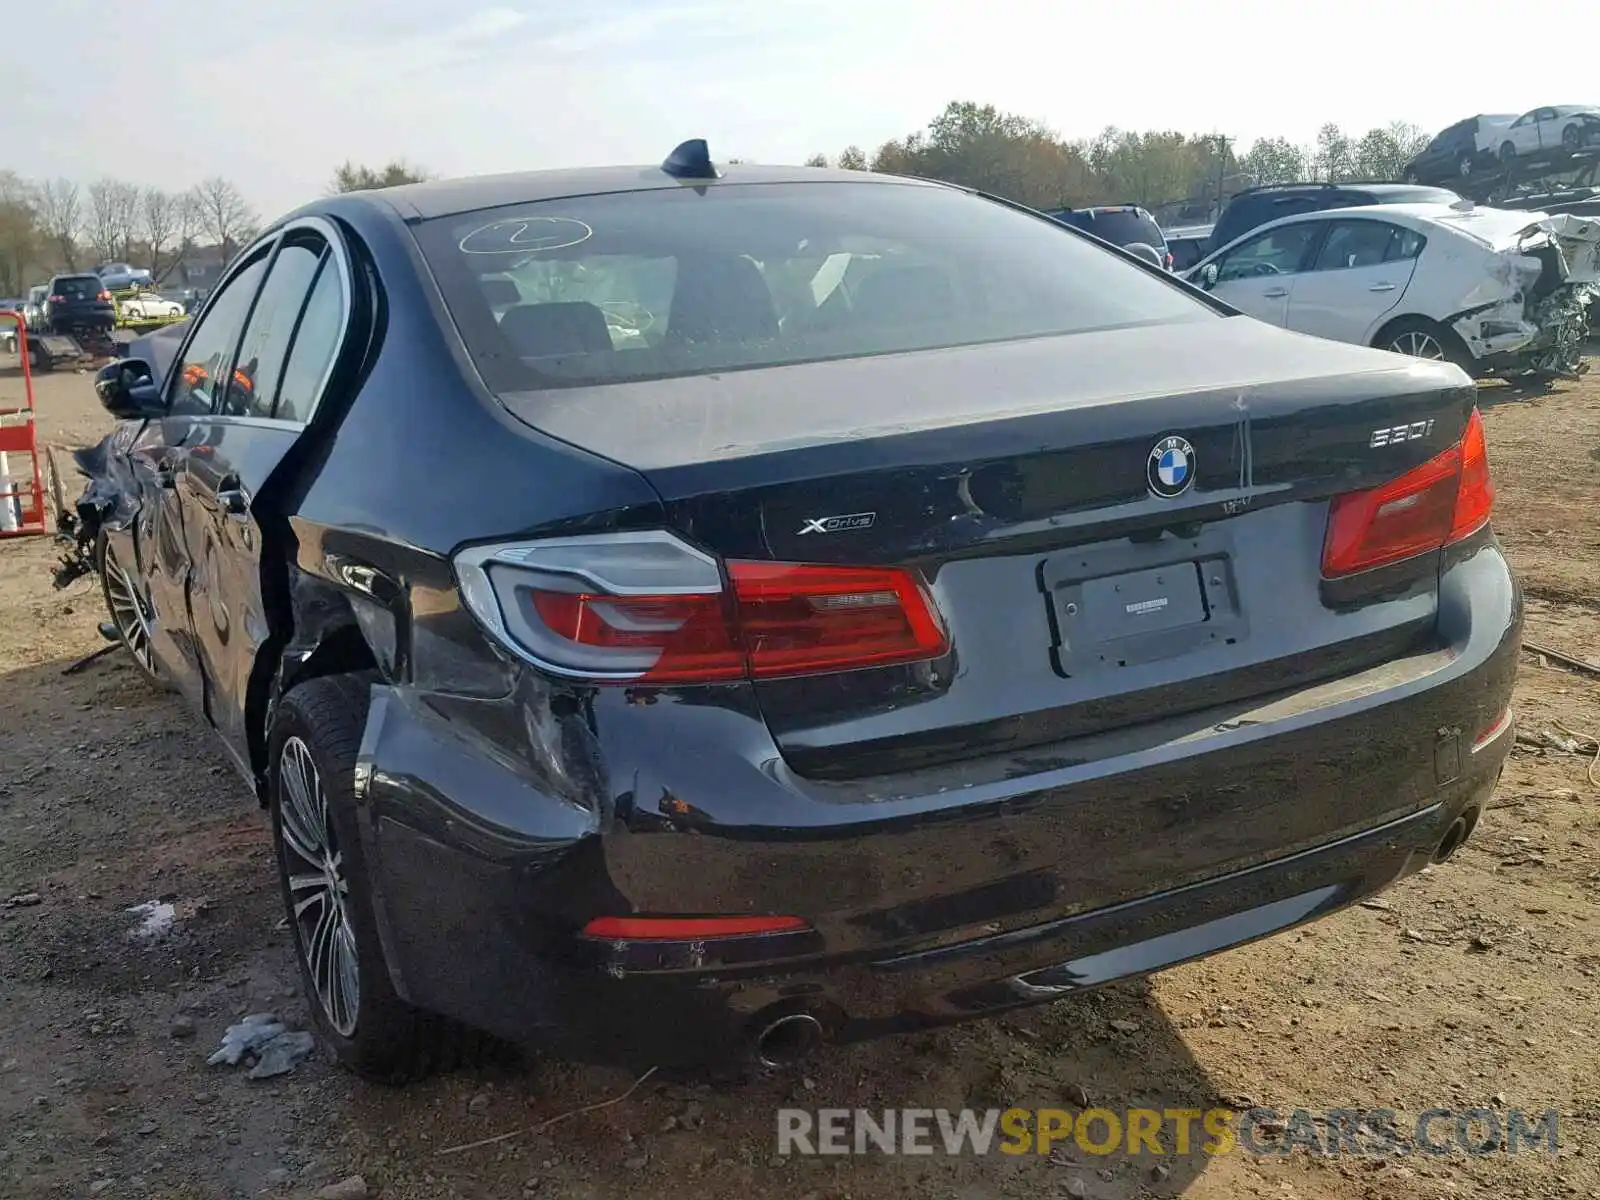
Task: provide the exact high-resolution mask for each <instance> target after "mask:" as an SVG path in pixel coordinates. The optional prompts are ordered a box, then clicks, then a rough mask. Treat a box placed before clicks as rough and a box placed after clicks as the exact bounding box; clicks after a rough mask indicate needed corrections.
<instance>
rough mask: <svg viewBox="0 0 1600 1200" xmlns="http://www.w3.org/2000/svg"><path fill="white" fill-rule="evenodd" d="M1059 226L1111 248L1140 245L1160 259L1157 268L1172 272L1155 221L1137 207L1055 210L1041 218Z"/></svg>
mask: <svg viewBox="0 0 1600 1200" xmlns="http://www.w3.org/2000/svg"><path fill="white" fill-rule="evenodd" d="M1045 215H1046V216H1047V217H1050V218H1052V219H1053V220H1056V221H1060V222H1061V223H1062V224H1063V225H1071V226H1072V227H1073V228H1074V229H1081V230H1083V231H1084V232H1085V233H1092V234H1094V236H1095V237H1097V238H1099V239H1100V240H1101V241H1102V242H1110V243H1111V244H1112V245H1113V246H1132V245H1134V244H1135V243H1141V242H1142V243H1143V244H1144V245H1146V246H1149V247H1150V248H1151V249H1152V250H1154V251H1155V252H1156V253H1157V254H1158V255H1160V257H1161V265H1162V266H1164V267H1166V268H1167V270H1169V271H1170V270H1172V255H1171V254H1170V253H1168V252H1167V239H1166V236H1165V235H1164V234H1163V233H1162V232H1161V226H1160V225H1158V224H1156V219H1155V218H1154V217H1152V216H1151V215H1150V214H1149V213H1147V212H1146V211H1145V210H1144V209H1142V208H1140V207H1139V206H1138V205H1137V204H1114V205H1107V206H1105V207H1101V208H1058V209H1056V210H1055V211H1054V212H1049V213H1046V214H1045Z"/></svg>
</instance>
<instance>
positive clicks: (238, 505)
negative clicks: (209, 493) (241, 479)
mask: <svg viewBox="0 0 1600 1200" xmlns="http://www.w3.org/2000/svg"><path fill="white" fill-rule="evenodd" d="M217 503H218V504H219V505H220V506H221V507H222V511H223V512H225V513H226V514H227V515H228V516H229V517H231V518H232V519H233V520H235V521H245V520H248V519H249V517H250V497H248V496H246V495H245V494H244V490H243V489H242V488H240V487H239V486H238V484H235V485H234V486H232V487H225V488H222V489H221V490H220V491H218V492H217Z"/></svg>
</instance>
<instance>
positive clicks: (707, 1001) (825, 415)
mask: <svg viewBox="0 0 1600 1200" xmlns="http://www.w3.org/2000/svg"><path fill="white" fill-rule="evenodd" d="M163 357H167V358H168V359H169V363H162V364H157V366H155V367H152V365H151V364H150V363H149V362H147V361H141V360H124V361H122V362H120V363H117V364H113V365H112V366H111V367H109V368H107V369H106V370H105V371H104V372H102V374H101V376H100V378H99V380H98V383H97V387H98V389H99V392H100V395H101V397H102V399H103V401H104V403H105V404H106V406H107V407H108V408H109V409H110V410H111V412H112V413H113V414H114V415H115V416H117V417H118V418H119V424H118V426H117V428H116V429H115V431H114V432H113V433H112V434H111V435H110V437H109V438H108V439H107V441H106V443H105V444H104V446H103V447H102V448H101V451H100V452H99V453H94V454H87V453H86V454H85V455H84V456H83V457H82V458H81V459H80V461H81V462H83V463H85V464H87V465H88V467H89V469H90V471H91V472H92V474H93V476H94V478H93V479H92V480H91V484H90V487H89V488H88V490H87V491H86V493H85V495H84V497H83V499H82V500H81V501H80V502H79V515H80V518H81V521H82V526H81V527H82V528H83V529H84V530H86V531H88V532H89V533H90V534H92V535H93V546H94V561H95V563H96V565H97V567H98V569H99V571H100V574H101V577H102V582H103V586H104V591H105V596H106V600H107V602H108V606H109V609H110V614H111V618H112V622H113V623H114V625H115V627H116V632H117V634H118V636H119V637H120V638H121V639H122V640H123V641H124V642H125V643H126V645H127V648H128V650H130V651H131V652H132V654H133V656H134V658H135V659H137V660H138V662H139V664H140V665H141V667H142V668H143V669H144V670H145V671H147V672H149V673H150V674H151V676H153V677H154V678H156V679H157V680H159V681H162V682H163V683H166V684H168V685H170V686H172V687H174V688H175V689H177V690H178V691H180V692H181V693H182V694H183V695H185V696H186V697H187V698H188V699H189V700H190V701H191V702H192V703H193V705H194V707H195V708H196V710H197V714H198V716H199V718H200V719H203V720H204V721H206V722H207V723H209V724H210V725H211V726H212V727H213V728H214V729H215V731H216V732H217V734H218V735H220V738H221V740H222V742H223V744H224V745H225V746H226V747H227V748H228V750H229V752H230V754H231V755H232V758H233V759H234V761H235V762H236V763H237V765H238V768H239V770H240V772H241V773H242V774H243V776H244V777H245V778H246V779H247V780H249V781H250V783H251V785H252V787H253V788H255V789H256V791H257V793H258V795H259V796H260V797H261V798H262V800H263V802H264V803H266V804H267V805H268V806H269V808H270V811H271V816H272V828H273V832H274V836H275V842H276V848H277V860H278V864H279V870H280V875H281V884H282V888H283V893H284V898H285V903H286V905H287V909H288V914H289V916H290V919H291V925H292V927H293V929H294V931H295V940H296V946H297V948H298V954H299V958H300V963H301V968H302V970H303V972H304V976H305V982H306V986H307V992H308V995H310V996H312V997H315V1003H314V1005H313V1008H314V1010H315V1013H316V1019H317V1022H318V1024H319V1026H320V1030H321V1033H322V1034H323V1036H324V1037H325V1038H326V1040H327V1041H328V1042H329V1043H330V1044H331V1046H332V1047H333V1048H334V1050H335V1051H336V1053H337V1055H338V1057H339V1058H340V1059H341V1060H342V1061H343V1062H344V1063H345V1064H346V1065H348V1066H349V1067H351V1068H353V1069H354V1070H356V1071H359V1072H362V1073H364V1074H367V1075H369V1076H372V1077H375V1078H382V1079H389V1080H402V1079H407V1078H415V1077H417V1076H419V1075H422V1074H424V1073H426V1072H428V1071H430V1070H433V1069H436V1068H439V1067H441V1066H445V1065H448V1064H449V1063H451V1062H453V1061H456V1060H457V1059H458V1058H459V1056H460V1055H461V1053H462V1052H463V1050H464V1048H466V1047H470V1046H471V1045H473V1044H476V1042H477V1041H478V1040H479V1039H478V1034H479V1033H481V1032H487V1033H489V1034H492V1035H497V1036H499V1037H501V1038H507V1039H513V1040H516V1041H519V1042H523V1043H530V1044H539V1045H543V1046H546V1047H550V1048H554V1049H555V1050H556V1051H557V1052H560V1053H565V1054H568V1055H570V1056H574V1057H596V1058H610V1059H632V1060H635V1061H639V1060H642V1061H645V1062H654V1063H669V1062H674V1063H675V1062H690V1061H705V1060H708V1059H715V1058H719V1057H724V1056H727V1055H730V1054H733V1055H737V1056H740V1057H743V1058H759V1059H765V1060H767V1061H779V1060H783V1059H786V1058H791V1057H793V1056H795V1055H798V1054H801V1053H804V1052H807V1051H809V1050H810V1049H811V1048H812V1047H813V1046H814V1045H815V1044H816V1043H817V1042H819V1041H823V1040H829V1039H849V1038H855V1037H862V1036H867V1035H870V1034H874V1033H880V1032H885V1031H889V1030H895V1029H901V1028H906V1027H910V1026H915V1025H919V1024H925V1023H929V1022H938V1021H948V1020H954V1019H959V1018H966V1017H972V1016H977V1015H982V1014H987V1013H993V1012H996V1011H999V1010H1002V1009H1006V1008H1010V1007H1013V1006H1017V1005H1023V1004H1031V1003H1037V1002H1041V1001H1048V1000H1055V999H1058V998H1061V997H1064V996H1068V995H1070V994H1072V993H1073V992H1075V991H1077V990H1078V989H1082V988H1088V987H1092V986H1095V985H1097V984H1100V983H1104V982H1106V981H1108V980H1114V979H1119V978H1123V977H1127V976H1132V975H1137V974H1141V973H1146V972H1150V971H1155V970H1158V969H1160V968H1163V967H1165V966H1168V965H1170V964H1173V963H1177V962H1180V961H1183V960H1186V959H1192V958H1195V957H1197V956H1200V955H1205V954H1209V953H1211V952H1214V951H1218V950H1222V949H1224V948H1226V947H1230V946H1235V945H1238V944H1240V943H1243V942H1247V941H1249V940H1251V939H1254V938H1258V937H1261V936H1263V935H1266V934H1270V933H1273V932H1274V931H1277V930H1282V929H1285V928H1288V927H1291V926H1293V925H1296V924H1298V923H1300V922H1304V921H1308V920H1311V919H1314V918H1317V917H1320V916H1322V915H1324V914H1327V913H1330V912H1333V911H1334V910H1336V909H1339V908H1341V907H1342V906H1345V905H1348V904H1351V903H1353V902H1355V901H1357V900H1359V899H1361V898H1362V897H1365V896H1368V895H1370V894H1372V893H1373V892H1375V891H1377V890H1378V889H1381V888H1383V887H1385V886H1386V885H1388V884H1390V883H1392V882H1394V881H1395V880H1397V879H1399V878H1401V877H1402V876H1404V875H1406V874H1407V873H1408V872H1411V871H1414V870H1416V869H1418V868H1420V867H1421V866H1422V865H1424V864H1426V863H1428V862H1429V861H1438V860H1442V859H1443V858H1446V857H1448V856H1449V855H1450V854H1451V853H1452V852H1453V851H1454V849H1455V848H1456V847H1457V846H1458V845H1459V844H1460V843H1461V841H1462V840H1463V839H1464V838H1465V837H1467V836H1468V834H1470V832H1471V830H1472V828H1473V826H1474V824H1475V823H1476V822H1477V820H1478V817H1479V815H1480V814H1481V813H1482V812H1483V811H1484V809H1485V807H1486V805H1487V802H1488V799H1489V796H1490V793H1491V791H1492V789H1493V788H1494V786H1495V783H1496V780H1497V778H1498V776H1499V773H1500V769H1501V765H1502V762H1503V760H1504V758H1505V755H1506V752H1507V749H1508V747H1509V743H1510V742H1511V740H1512V739H1511V738H1510V737H1509V736H1508V730H1509V727H1510V722H1511V717H1510V712H1509V709H1508V703H1509V699H1510V694H1511V686H1512V679H1513V675H1514V672H1515V666H1516V660H1517V651H1518V640H1519V637H1518V634H1519V626H1520V622H1521V601H1520V595H1519V592H1518V589H1517V586H1516V584H1515V583H1514V581H1513V578H1512V575H1511V572H1510V571H1509V570H1508V568H1507V564H1506V559H1505V557H1504V555H1503V554H1502V552H1501V549H1500V546H1499V544H1498V543H1497V541H1496V539H1495V536H1494V534H1493V532H1492V530H1491V527H1490V509H1491V506H1492V503H1493V497H1494V491H1493V486H1492V484H1491V481H1490V476H1489V469H1488V463H1487V458H1486V450H1485V445H1484V436H1483V426H1482V423H1481V421H1480V419H1479V417H1478V413H1477V410H1476V408H1475V406H1474V404H1475V393H1474V389H1473V387H1472V385H1471V383H1470V382H1469V381H1468V379H1467V378H1466V376H1464V375H1463V374H1462V373H1461V372H1460V371H1459V370H1457V369H1456V368H1455V367H1453V366H1450V365H1448V364H1444V363H1434V362H1426V361H1420V360H1417V359H1414V358H1407V357H1402V356H1400V355H1393V354H1388V353H1385V352H1382V351H1377V350H1370V349H1365V348H1359V347H1353V346H1348V345H1343V344H1339V343H1335V342H1328V341H1321V340H1316V339H1313V338H1308V337H1303V336H1300V335H1297V334H1292V333H1287V332H1284V331H1282V330H1280V329H1276V328H1272V327H1269V326H1267V325H1264V324H1261V323H1259V322H1257V321H1254V320H1252V319H1250V318H1248V317H1245V316H1242V315H1239V314H1238V313H1236V312H1234V311H1233V310H1231V309H1229V308H1227V307H1226V306H1225V305H1223V304H1221V303H1219V302H1217V301H1215V300H1213V299H1211V298H1210V297H1208V296H1206V295H1205V294H1203V293H1200V292H1197V291H1196V290H1194V289H1192V288H1190V287H1189V286H1188V285H1186V284H1184V283H1183V282H1181V281H1178V280H1176V279H1174V278H1172V277H1171V276H1170V275H1168V274H1167V273H1166V272H1164V271H1161V270H1159V269H1157V268H1155V267H1153V266H1147V265H1145V264H1143V263H1141V262H1139V261H1138V260H1135V259H1133V258H1131V257H1130V256H1128V255H1125V254H1123V253H1121V252H1119V251H1118V250H1116V249H1115V248H1112V247H1108V246H1106V245H1104V244H1102V243H1100V242H1098V241H1096V240H1095V239H1092V238H1089V237H1086V236H1084V235H1082V234H1080V233H1078V232H1076V231H1074V230H1070V229H1066V228H1063V227H1062V226H1061V225H1060V224H1058V223H1056V222H1053V221H1050V220H1048V219H1046V218H1044V217H1041V216H1039V215H1037V214H1034V213H1031V212H1028V211H1026V210H1023V209H1019V208H1016V207H1014V206H1011V205H1008V204H1006V203H1004V202H1000V201H997V200H995V199H992V198H989V197H985V196H982V195H979V194H975V193H973V192H970V191H966V190H963V189H960V188H956V187H950V186H945V185H942V184H936V183H931V182H925V181H918V180H908V179H895V178H888V177H881V176H873V175H869V174H865V173H860V172H853V171H840V172H829V171H819V170H815V169H809V168H807V169H796V170H791V169H786V168H761V167H754V166H745V165H730V166H728V167H726V168H725V169H721V170H719V169H717V168H715V167H714V166H713V165H712V164H711V162H710V160H709V157H708V156H707V155H706V154H705V151H704V146H703V143H702V144H686V145H685V147H680V149H679V151H677V152H674V154H673V155H672V156H671V157H669V158H668V160H667V161H666V162H665V163H663V164H662V166H660V167H650V168H616V169H603V170H579V171H550V172H538V173H532V174H520V175H505V176H496V177H490V178H480V179H469V180H461V181H445V182H430V183H423V184H416V185H408V186H404V187H399V188H393V189H388V190H384V191H376V192H362V193H354V194H350V195H343V196H336V197H330V198H327V199H322V200H318V201H316V202H315V203H313V204H311V205H309V206H307V207H306V208H304V209H302V210H300V211H298V212H296V213H294V214H292V215H291V216H289V217H286V218H284V219H283V220H281V221H279V222H277V223H276V224H275V225H273V226H272V227H271V228H269V229H268V230H267V231H266V232H264V233H263V234H262V235H261V236H260V237H259V239H258V240H257V241H256V242H255V243H254V244H253V245H252V246H250V247H249V248H247V249H246V250H245V252H244V253H243V254H241V255H240V256H239V258H238V259H237V261H235V262H234V263H233V264H232V266H231V268H230V269H229V270H228V271H227V273H226V274H225V276H224V278H223V279H222V281H221V283H220V284H219V285H218V287H217V288H216V290H215V291H214V293H213V294H212V296H211V297H210V299H209V301H208V302H207V304H206V306H205V308H204V309H203V311H202V312H201V313H200V314H199V315H198V317H197V318H196V319H195V320H194V321H193V322H192V323H191V324H190V326H189V327H188V328H186V329H185V330H184V331H183V333H182V335H181V343H178V344H176V349H175V350H174V351H173V352H172V353H171V354H170V355H165V354H164V355H163Z"/></svg>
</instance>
